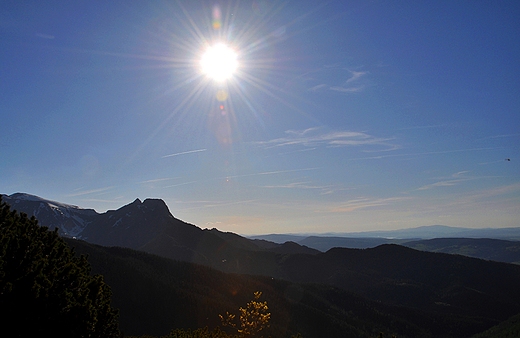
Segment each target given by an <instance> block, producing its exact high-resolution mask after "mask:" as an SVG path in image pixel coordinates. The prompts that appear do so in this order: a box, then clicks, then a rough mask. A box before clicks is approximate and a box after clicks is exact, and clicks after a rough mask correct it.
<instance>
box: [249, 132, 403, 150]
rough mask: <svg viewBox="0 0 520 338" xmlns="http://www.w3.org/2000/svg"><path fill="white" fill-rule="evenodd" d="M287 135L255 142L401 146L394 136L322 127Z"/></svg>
mask: <svg viewBox="0 0 520 338" xmlns="http://www.w3.org/2000/svg"><path fill="white" fill-rule="evenodd" d="M285 134H286V136H285V137H280V138H276V139H272V140H268V141H259V142H255V144H257V145H260V146H263V147H266V148H276V147H286V146H303V147H318V146H327V147H359V146H378V147H379V148H381V150H394V149H398V148H399V146H398V145H397V144H395V143H393V142H392V141H393V140H394V139H392V138H381V137H375V136H372V135H370V134H368V133H365V132H356V131H322V128H308V129H305V130H287V131H286V132H285Z"/></svg>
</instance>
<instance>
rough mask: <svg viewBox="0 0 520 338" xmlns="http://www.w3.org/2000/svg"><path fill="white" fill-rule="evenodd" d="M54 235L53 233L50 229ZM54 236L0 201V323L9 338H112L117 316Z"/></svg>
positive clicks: (84, 266) (85, 266)
mask: <svg viewBox="0 0 520 338" xmlns="http://www.w3.org/2000/svg"><path fill="white" fill-rule="evenodd" d="M56 230H57V229H56ZM110 298H111V291H110V287H109V286H108V285H107V284H105V282H104V280H103V277H102V276H100V275H96V276H91V275H90V265H89V263H88V262H87V259H86V257H85V256H80V257H76V256H75V255H74V252H73V251H72V250H71V249H70V248H69V247H68V246H67V244H66V243H65V242H64V241H63V239H62V238H61V237H59V236H58V232H57V231H49V230H48V228H46V227H40V226H39V225H38V221H37V220H36V219H35V218H34V217H32V218H28V217H27V215H26V214H23V213H17V212H16V211H11V210H10V208H9V206H8V205H7V204H6V203H4V202H2V200H1V197H0V318H2V332H4V333H9V336H11V337H13V336H14V337H30V336H32V337H43V336H45V335H49V336H53V337H118V336H119V335H120V333H119V327H118V322H117V311H116V310H115V309H113V308H111V306H110Z"/></svg>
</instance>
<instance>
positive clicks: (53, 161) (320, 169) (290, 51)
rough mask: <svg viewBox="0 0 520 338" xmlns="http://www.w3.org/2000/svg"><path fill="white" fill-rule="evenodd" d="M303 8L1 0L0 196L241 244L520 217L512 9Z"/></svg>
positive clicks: (436, 4)
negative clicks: (210, 66)
mask: <svg viewBox="0 0 520 338" xmlns="http://www.w3.org/2000/svg"><path fill="white" fill-rule="evenodd" d="M319 3H320V2H319V1H306V0H298V1H296V0H294V1H293V0H289V1H261V0H259V1H245V0H244V1H132V0H128V1H126V0H125V1H116V0H114V1H2V2H1V3H0V117H1V121H2V122H1V123H0V177H1V179H0V193H4V194H12V193H15V192H26V193H30V194H34V195H38V196H40V197H43V198H47V199H52V200H56V201H60V202H63V203H68V204H74V205H78V206H80V207H83V208H94V209H96V210H97V211H98V212H103V211H106V210H107V209H116V208H119V207H121V206H123V205H125V204H128V203H130V202H132V201H133V200H134V199H136V198H140V199H141V200H144V199H145V198H161V199H163V200H165V202H166V203H167V205H168V206H169V208H170V211H171V212H172V214H173V215H174V216H176V217H177V218H180V219H182V220H184V221H186V222H189V223H193V224H195V225H198V226H200V227H202V228H206V227H208V228H213V227H216V228H218V229H220V230H224V231H232V232H236V233H240V234H264V233H296V232H304V233H324V232H351V231H367V230H388V229H400V228H408V227H416V226H423V225H432V224H443V225H449V226H463V227H511V226H520V224H519V221H518V220H519V219H520V207H519V206H520V128H519V127H520V117H519V116H520V115H519V114H520V94H519V93H520V90H519V89H520V80H519V79H520V77H519V75H520V20H518V18H519V17H520V2H518V1H377V0H376V1H370V2H368V1H343V0H338V1H336V0H332V1H328V2H322V3H321V4H319ZM216 42H224V43H226V44H228V45H230V46H232V47H233V48H234V49H235V50H236V51H237V54H238V62H239V67H238V69H237V72H236V73H235V75H234V76H233V77H232V78H231V79H230V80H228V81H226V82H223V83H216V82H215V81H212V80H211V79H208V78H207V77H206V76H205V75H204V74H202V73H201V70H200V58H201V55H202V53H203V50H204V49H205V48H206V47H207V46H208V45H211V44H214V43H216Z"/></svg>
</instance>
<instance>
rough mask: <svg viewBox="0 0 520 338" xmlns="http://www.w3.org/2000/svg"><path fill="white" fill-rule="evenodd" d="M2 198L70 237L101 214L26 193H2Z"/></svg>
mask: <svg viewBox="0 0 520 338" xmlns="http://www.w3.org/2000/svg"><path fill="white" fill-rule="evenodd" d="M2 200H3V201H4V202H5V203H7V204H8V205H10V206H11V209H12V210H17V211H18V212H23V213H25V214H27V215H29V216H34V217H36V218H37V219H38V222H39V224H40V225H42V224H43V225H45V226H47V227H49V228H50V229H52V230H54V228H56V227H58V228H59V230H60V235H64V236H68V237H74V236H78V234H80V233H81V232H82V231H83V230H84V229H85V228H86V227H87V226H88V225H89V224H91V223H92V222H93V221H94V219H96V217H97V216H98V215H99V214H98V213H97V212H96V211H94V210H92V209H82V208H79V207H77V206H75V205H68V204H63V203H60V202H56V201H50V200H46V199H43V198H41V197H38V196H33V195H29V194H24V193H16V194H12V195H11V196H8V195H2Z"/></svg>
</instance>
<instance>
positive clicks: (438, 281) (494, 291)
mask: <svg viewBox="0 0 520 338" xmlns="http://www.w3.org/2000/svg"><path fill="white" fill-rule="evenodd" d="M281 264H282V270H283V271H284V272H285V273H286V275H287V277H286V278H288V279H290V280H292V281H295V282H313V283H323V284H328V285H333V286H336V287H339V288H342V289H344V290H348V291H353V292H356V293H358V294H360V295H362V296H364V297H367V298H370V299H372V300H375V301H382V302H385V303H389V304H395V305H399V306H407V307H413V308H418V309H423V310H425V311H432V312H437V313H440V312H442V313H451V314H468V315H471V316H476V317H482V318H487V319H488V320H496V321H501V320H504V319H506V318H507V317H509V316H511V315H513V314H515V313H517V312H520V288H518V285H520V266H516V265H512V264H505V263H498V262H490V261H484V260H480V259H475V258H469V257H463V256H457V255H448V254H442V253H430V252H422V251H417V250H413V249H410V248H406V247H403V246H399V245H381V246H379V247H376V248H373V249H364V250H359V249H344V248H335V249H331V250H329V251H327V252H326V253H323V254H319V255H314V256H304V255H291V256H288V257H287V258H286V259H285V260H284V261H283V262H281Z"/></svg>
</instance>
